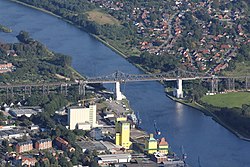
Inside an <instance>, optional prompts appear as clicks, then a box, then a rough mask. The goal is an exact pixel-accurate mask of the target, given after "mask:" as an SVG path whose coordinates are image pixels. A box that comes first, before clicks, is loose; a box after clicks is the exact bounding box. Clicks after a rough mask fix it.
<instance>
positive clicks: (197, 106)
mask: <svg viewBox="0 0 250 167" xmlns="http://www.w3.org/2000/svg"><path fill="white" fill-rule="evenodd" d="M9 1H11V2H13V3H17V4H20V5H23V6H26V7H30V8H33V9H36V10H39V11H41V12H44V13H47V14H49V15H52V16H54V17H57V18H59V19H62V20H64V21H65V22H67V23H69V24H71V25H73V26H75V27H77V28H79V29H80V30H83V31H85V32H86V33H88V34H89V35H90V36H92V37H94V38H95V39H97V40H98V41H100V42H101V43H103V44H104V45H105V46H107V47H109V48H110V49H111V50H113V51H114V52H116V53H117V54H119V55H120V56H122V57H123V58H125V59H126V60H127V61H128V62H129V63H131V64H133V65H134V66H135V67H137V68H138V69H140V70H142V71H143V72H145V73H150V72H148V71H147V70H146V69H144V68H143V67H141V66H140V65H138V64H135V63H134V62H132V61H130V60H129V59H128V57H127V56H126V55H125V54H124V53H122V52H121V51H120V50H118V49H117V48H115V47H113V46H112V45H111V44H109V43H108V42H106V41H105V40H104V39H101V38H100V37H98V36H97V35H94V34H91V33H89V32H88V31H86V30H85V29H84V28H83V27H81V26H78V25H76V24H74V23H73V22H72V21H70V20H67V19H65V18H63V17H61V16H59V15H56V14H54V13H52V12H50V11H48V10H46V9H43V8H39V7H35V6H33V5H29V4H27V3H24V2H20V1H18V0H9ZM72 69H73V72H76V74H78V75H80V76H81V77H82V78H84V77H83V76H82V75H81V74H79V73H78V72H77V71H76V70H75V69H74V68H73V67H72V66H71V70H72ZM160 83H161V82H160ZM166 96H167V97H168V98H170V99H171V100H173V101H175V102H179V103H181V104H184V105H186V106H189V107H192V108H194V109H197V110H199V111H201V112H202V113H204V114H205V115H207V116H211V117H212V119H213V120H214V121H215V122H217V123H219V124H220V125H221V126H223V127H224V128H226V129H228V130H229V131H230V132H232V133H233V134H235V135H236V136H237V137H238V138H239V139H242V140H245V141H250V138H247V137H244V136H243V135H241V134H240V133H239V132H237V131H236V130H234V129H233V128H232V127H230V126H229V125H227V124H226V123H224V122H223V121H222V120H221V119H220V118H219V117H218V116H216V115H215V114H213V113H212V112H211V111H209V110H207V109H206V108H205V107H204V106H202V105H200V104H198V103H196V104H193V105H191V104H188V103H186V102H184V101H181V100H179V99H176V98H174V97H172V96H171V95H169V94H167V93H166Z"/></svg>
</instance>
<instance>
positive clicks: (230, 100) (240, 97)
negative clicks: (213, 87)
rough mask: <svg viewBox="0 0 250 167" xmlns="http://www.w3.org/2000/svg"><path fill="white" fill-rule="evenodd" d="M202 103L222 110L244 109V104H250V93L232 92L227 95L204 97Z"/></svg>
mask: <svg viewBox="0 0 250 167" xmlns="http://www.w3.org/2000/svg"><path fill="white" fill-rule="evenodd" d="M201 101H202V102H203V103H206V104H209V105H213V106H215V107H220V108H222V107H227V108H233V107H242V105H243V104H250V93H249V92H230V93H226V94H216V95H213V96H203V97H202V98H201Z"/></svg>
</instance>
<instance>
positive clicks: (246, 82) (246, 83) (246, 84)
mask: <svg viewBox="0 0 250 167" xmlns="http://www.w3.org/2000/svg"><path fill="white" fill-rule="evenodd" d="M245 86H246V91H247V90H248V78H247V77H246V81H245Z"/></svg>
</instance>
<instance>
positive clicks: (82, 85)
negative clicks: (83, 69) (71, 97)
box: [78, 82, 86, 96]
mask: <svg viewBox="0 0 250 167" xmlns="http://www.w3.org/2000/svg"><path fill="white" fill-rule="evenodd" d="M85 88H86V84H85V83H82V82H80V83H79V85H78V91H79V95H83V96H85V94H86V93H85Z"/></svg>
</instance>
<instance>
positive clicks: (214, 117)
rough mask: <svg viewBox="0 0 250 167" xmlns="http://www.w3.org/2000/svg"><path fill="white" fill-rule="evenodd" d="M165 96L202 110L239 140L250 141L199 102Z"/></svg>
mask: <svg viewBox="0 0 250 167" xmlns="http://www.w3.org/2000/svg"><path fill="white" fill-rule="evenodd" d="M166 96H167V97H168V98H170V99H171V100H173V101H175V102H177V103H181V104H183V105H185V106H188V107H192V108H194V109H196V110H199V111H200V112H202V113H203V114H205V115H206V116H210V117H212V119H213V120H214V121H215V122H217V123H218V124H220V125H221V126H223V127H224V128H226V129H227V130H229V131H230V132H231V133H233V134H234V135H235V136H237V137H238V138H239V139H241V140H245V141H248V142H250V138H249V137H244V136H243V135H241V134H240V133H239V132H238V131H237V130H235V129H233V128H232V127H231V126H229V125H227V124H226V123H225V122H224V121H222V120H221V119H220V118H219V117H218V116H217V115H215V114H214V113H213V112H211V111H209V110H208V109H206V107H204V106H202V105H200V104H199V103H197V102H195V103H186V102H184V101H182V100H179V99H177V98H175V97H173V96H171V95H169V94H168V93H166Z"/></svg>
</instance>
